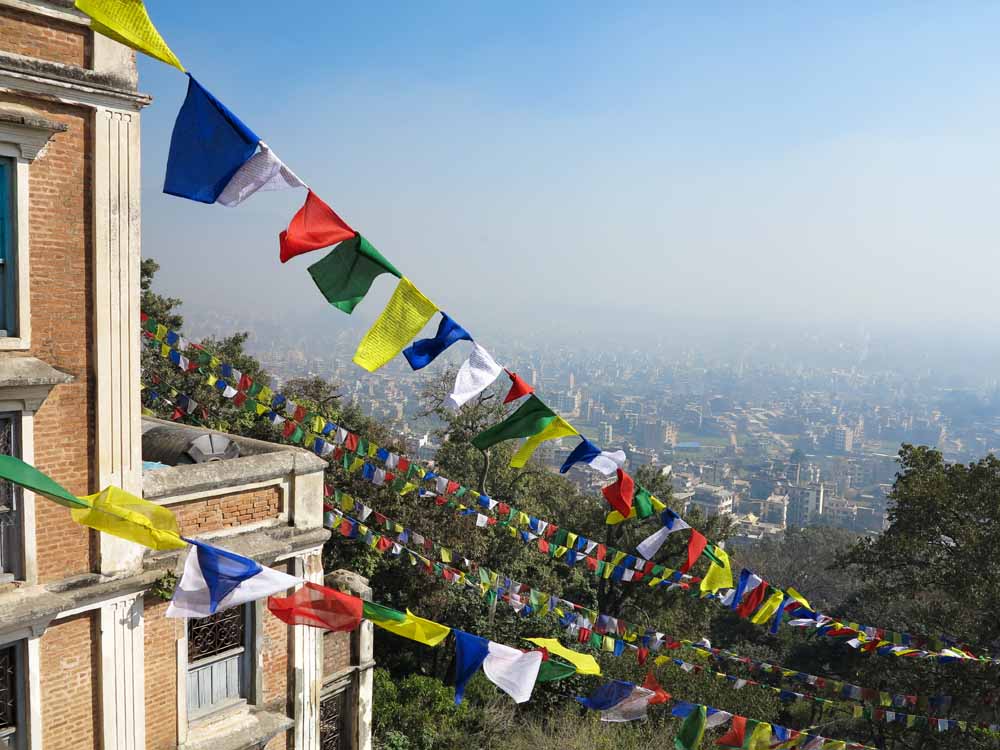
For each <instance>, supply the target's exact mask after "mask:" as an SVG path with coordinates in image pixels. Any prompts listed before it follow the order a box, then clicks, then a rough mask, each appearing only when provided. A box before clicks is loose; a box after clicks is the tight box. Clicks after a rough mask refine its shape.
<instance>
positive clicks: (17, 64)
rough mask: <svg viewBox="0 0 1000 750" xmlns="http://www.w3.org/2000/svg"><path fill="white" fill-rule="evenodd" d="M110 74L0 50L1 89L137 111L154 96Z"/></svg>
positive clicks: (63, 101) (67, 102)
mask: <svg viewBox="0 0 1000 750" xmlns="http://www.w3.org/2000/svg"><path fill="white" fill-rule="evenodd" d="M116 83H117V79H115V78H114V77H112V76H108V75H104V74H101V73H95V72H94V71H92V70H86V69H84V68H79V67H76V66H72V65H62V64H60V63H53V62H42V61H39V60H35V59H33V58H30V57H25V56H24V55H16V54H13V53H10V52H0V92H3V93H8V94H15V95H24V94H28V95H30V96H36V97H39V98H43V99H50V100H53V101H58V102H60V103H62V104H79V105H84V106H87V107H95V108H96V107H107V108H111V109H130V110H134V111H139V110H141V109H142V108H143V107H145V106H146V105H148V104H149V103H150V102H152V101H153V98H152V97H151V96H149V95H148V94H142V93H138V92H136V91H132V90H128V89H125V88H120V87H118V86H117V85H116Z"/></svg>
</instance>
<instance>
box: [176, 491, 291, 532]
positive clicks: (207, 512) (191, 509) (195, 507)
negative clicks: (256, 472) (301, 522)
mask: <svg viewBox="0 0 1000 750" xmlns="http://www.w3.org/2000/svg"><path fill="white" fill-rule="evenodd" d="M281 494H282V493H281V489H280V488H279V487H262V488H261V489H257V490H251V491H249V492H233V493H230V494H228V495H220V496H219V497H213V498H209V499H207V500H195V501H192V502H189V503H184V504H182V505H172V506H170V510H172V511H173V512H174V515H175V516H176V517H177V523H178V525H179V526H180V529H181V533H182V534H190V535H195V534H202V533H205V532H208V531H217V530H218V529H225V528H230V527H233V526H244V525H246V524H248V523H254V522H255V521H265V520H267V519H269V518H275V517H277V515H278V513H280V512H281V508H282V497H281Z"/></svg>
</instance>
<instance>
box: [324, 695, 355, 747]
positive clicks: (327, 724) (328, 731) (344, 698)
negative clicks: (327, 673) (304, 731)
mask: <svg viewBox="0 0 1000 750" xmlns="http://www.w3.org/2000/svg"><path fill="white" fill-rule="evenodd" d="M349 696H350V690H347V689H344V690H340V691H338V692H336V693H331V694H330V695H328V696H326V697H324V698H323V700H321V701H320V704H319V747H320V750H350V747H351V732H350V715H349V713H348V711H349V703H348V697H349Z"/></svg>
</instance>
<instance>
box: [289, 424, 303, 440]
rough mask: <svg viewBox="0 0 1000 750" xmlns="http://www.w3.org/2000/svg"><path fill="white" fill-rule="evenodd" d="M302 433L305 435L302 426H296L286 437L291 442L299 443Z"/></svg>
mask: <svg viewBox="0 0 1000 750" xmlns="http://www.w3.org/2000/svg"><path fill="white" fill-rule="evenodd" d="M303 435H305V432H303V430H302V428H301V427H296V428H295V432H293V433H292V434H291V435H290V436H289V437H288V440H289V441H290V442H292V443H301V442H302V436H303Z"/></svg>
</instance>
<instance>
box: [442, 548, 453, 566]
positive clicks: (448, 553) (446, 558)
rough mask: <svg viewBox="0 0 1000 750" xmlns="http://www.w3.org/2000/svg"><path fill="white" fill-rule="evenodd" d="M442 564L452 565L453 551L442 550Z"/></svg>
mask: <svg viewBox="0 0 1000 750" xmlns="http://www.w3.org/2000/svg"><path fill="white" fill-rule="evenodd" d="M441 562H446V563H450V562H451V550H450V549H445V548H444V547H442V548H441Z"/></svg>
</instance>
